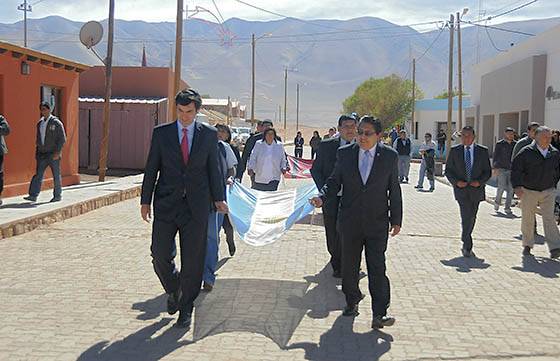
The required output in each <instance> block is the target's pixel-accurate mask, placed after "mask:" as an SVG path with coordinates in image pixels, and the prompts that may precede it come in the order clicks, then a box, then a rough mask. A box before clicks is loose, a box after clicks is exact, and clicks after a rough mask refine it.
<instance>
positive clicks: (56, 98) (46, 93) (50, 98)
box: [41, 85, 62, 120]
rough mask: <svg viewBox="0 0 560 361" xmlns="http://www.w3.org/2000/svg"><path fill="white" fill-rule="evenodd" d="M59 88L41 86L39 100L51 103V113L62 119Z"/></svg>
mask: <svg viewBox="0 0 560 361" xmlns="http://www.w3.org/2000/svg"><path fill="white" fill-rule="evenodd" d="M61 93H62V91H61V90H60V88H55V87H52V86H48V85H43V86H41V102H49V104H50V105H51V113H52V114H53V115H55V116H57V117H58V118H60V119H61V120H62V117H61V115H62V114H61V113H62V109H61V106H62V102H61V100H62V99H61Z"/></svg>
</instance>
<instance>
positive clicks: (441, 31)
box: [404, 27, 446, 79]
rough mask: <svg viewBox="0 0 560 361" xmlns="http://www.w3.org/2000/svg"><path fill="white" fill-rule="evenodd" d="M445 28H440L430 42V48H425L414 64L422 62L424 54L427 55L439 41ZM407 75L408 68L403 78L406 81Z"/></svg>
mask: <svg viewBox="0 0 560 361" xmlns="http://www.w3.org/2000/svg"><path fill="white" fill-rule="evenodd" d="M445 28H446V27H442V28H441V29H440V31H439V33H438V34H437V36H436V38H435V39H434V40H433V41H432V43H431V44H430V46H428V47H427V48H426V50H425V51H424V53H422V55H420V57H419V58H418V59H416V64H418V63H419V62H420V60H422V58H424V56H425V55H426V54H428V52H429V51H430V49H431V48H432V47H433V46H434V45H435V43H436V42H437V41H438V40H439V38H440V36H441V34H442V33H443V30H445ZM408 74H410V67H409V68H408V71H407V73H406V75H405V76H404V79H406V78H407V77H408Z"/></svg>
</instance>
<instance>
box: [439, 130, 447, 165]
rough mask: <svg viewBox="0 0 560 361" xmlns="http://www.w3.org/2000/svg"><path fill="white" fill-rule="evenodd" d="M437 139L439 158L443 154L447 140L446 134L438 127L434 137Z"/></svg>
mask: <svg viewBox="0 0 560 361" xmlns="http://www.w3.org/2000/svg"><path fill="white" fill-rule="evenodd" d="M436 140H437V145H438V148H437V149H438V153H439V156H440V157H441V158H443V156H444V154H445V142H446V141H447V134H445V132H444V131H443V129H440V130H439V131H438V135H437V137H436Z"/></svg>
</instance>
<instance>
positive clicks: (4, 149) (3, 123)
mask: <svg viewBox="0 0 560 361" xmlns="http://www.w3.org/2000/svg"><path fill="white" fill-rule="evenodd" d="M8 134H10V126H9V125H8V121H7V120H6V118H4V117H3V116H2V115H0V155H3V154H8V146H7V145H6V141H5V140H4V136H6V135H8ZM0 171H1V170H0Z"/></svg>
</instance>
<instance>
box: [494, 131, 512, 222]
mask: <svg viewBox="0 0 560 361" xmlns="http://www.w3.org/2000/svg"><path fill="white" fill-rule="evenodd" d="M513 138H514V129H513V128H510V127H507V128H506V129H505V131H504V139H501V140H500V141H499V142H498V143H496V146H495V147H494V157H493V158H492V168H493V172H494V175H495V176H496V177H497V181H498V190H497V192H496V199H495V202H494V210H495V211H496V212H497V211H499V210H500V204H501V203H502V195H503V193H504V191H505V192H506V203H505V206H504V210H505V212H506V213H507V214H508V215H511V214H512V212H511V202H512V200H513V187H512V186H511V155H512V154H513V148H514V147H515V143H517V142H516V141H515V140H514V139H513Z"/></svg>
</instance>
